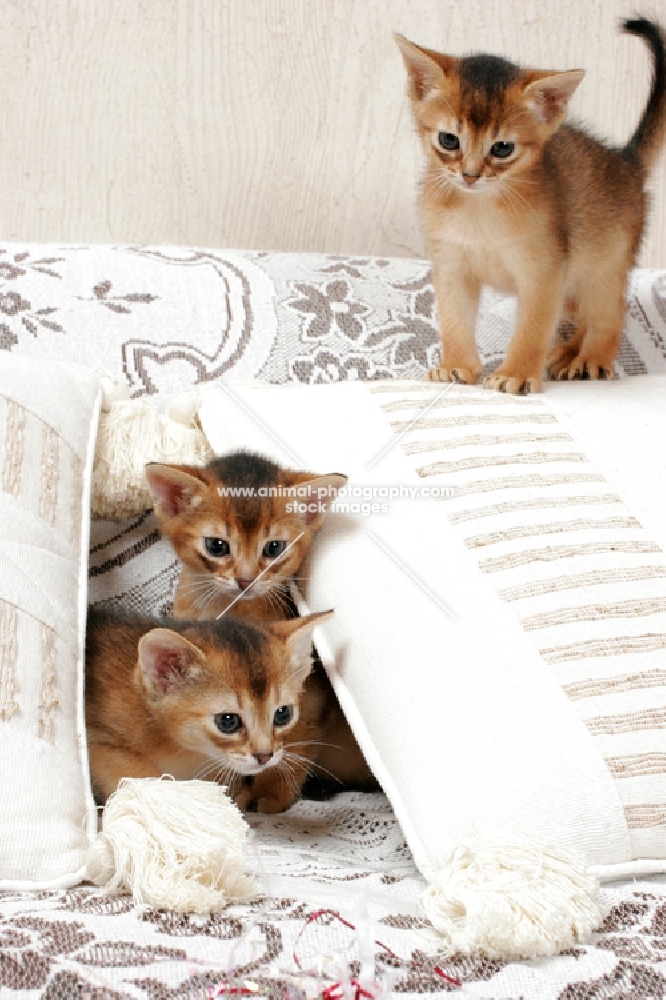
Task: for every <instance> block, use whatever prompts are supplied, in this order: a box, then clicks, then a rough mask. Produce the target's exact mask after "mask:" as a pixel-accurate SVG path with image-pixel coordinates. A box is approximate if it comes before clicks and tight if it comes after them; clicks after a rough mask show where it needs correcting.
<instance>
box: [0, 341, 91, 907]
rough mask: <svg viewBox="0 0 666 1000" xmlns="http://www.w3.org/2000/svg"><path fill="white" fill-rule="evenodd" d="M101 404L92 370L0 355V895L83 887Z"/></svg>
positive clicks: (88, 835) (87, 830) (87, 835)
mask: <svg viewBox="0 0 666 1000" xmlns="http://www.w3.org/2000/svg"><path fill="white" fill-rule="evenodd" d="M99 403H100V390H99V380H98V378H97V376H96V375H95V374H94V373H93V372H91V371H89V370H88V369H86V368H82V367H80V366H78V365H73V364H69V363H58V362H53V361H43V360H40V359H38V358H24V357H15V356H14V355H12V354H10V353H9V352H7V351H0V889H25V888H28V889H52V888H61V887H65V886H70V885H74V884H76V883H77V882H80V881H81V879H82V878H84V876H85V866H84V856H85V852H86V851H87V849H88V847H89V840H90V838H92V837H94V836H95V835H96V830H97V814H96V810H95V804H94V802H93V798H92V792H91V790H90V779H89V774H88V759H87V753H86V739H85V727H84V717H83V644H84V633H85V620H86V597H87V568H88V536H89V525H90V516H89V510H90V486H91V478H92V464H93V456H94V451H95V435H96V430H97V416H98V412H99Z"/></svg>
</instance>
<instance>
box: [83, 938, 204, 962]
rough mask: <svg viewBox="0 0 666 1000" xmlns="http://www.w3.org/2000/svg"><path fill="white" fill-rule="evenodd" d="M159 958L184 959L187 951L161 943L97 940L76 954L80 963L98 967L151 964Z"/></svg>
mask: <svg viewBox="0 0 666 1000" xmlns="http://www.w3.org/2000/svg"><path fill="white" fill-rule="evenodd" d="M159 959H171V960H173V961H185V960H186V959H187V952H186V951H183V949H182V948H164V947H162V945H152V944H147V945H138V944H134V943H133V942H132V941H98V942H96V943H95V944H93V945H91V946H90V948H87V949H86V951H85V952H84V953H83V954H80V953H79V954H78V955H77V956H76V960H77V962H80V963H81V964H82V965H94V966H96V967H97V968H99V969H113V968H122V967H124V966H127V967H130V968H131V967H132V966H136V965H152V963H153V962H155V961H158V960H159Z"/></svg>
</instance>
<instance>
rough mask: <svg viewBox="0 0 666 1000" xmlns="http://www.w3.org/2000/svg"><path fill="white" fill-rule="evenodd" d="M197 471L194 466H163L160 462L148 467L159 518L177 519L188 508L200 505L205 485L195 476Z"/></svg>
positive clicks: (149, 483) (150, 486)
mask: <svg viewBox="0 0 666 1000" xmlns="http://www.w3.org/2000/svg"><path fill="white" fill-rule="evenodd" d="M196 471H197V470H196V469H195V468H194V467H192V466H186V465H161V464H160V463H159V462H150V463H149V464H148V465H147V466H146V468H145V472H146V479H147V480H148V486H149V488H150V493H151V496H152V498H153V500H154V502H155V513H156V514H157V516H158V517H167V518H168V517H175V516H176V515H177V514H182V513H183V511H184V510H187V508H188V507H198V506H199V505H200V503H201V501H202V499H203V494H204V491H205V484H204V483H203V482H202V481H201V479H199V478H198V477H197V476H196V475H195V473H196Z"/></svg>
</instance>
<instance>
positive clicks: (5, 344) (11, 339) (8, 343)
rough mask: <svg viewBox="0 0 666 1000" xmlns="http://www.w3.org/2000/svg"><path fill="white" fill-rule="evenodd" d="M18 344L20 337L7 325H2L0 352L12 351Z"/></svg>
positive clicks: (0, 325)
mask: <svg viewBox="0 0 666 1000" xmlns="http://www.w3.org/2000/svg"><path fill="white" fill-rule="evenodd" d="M15 344H18V337H17V336H16V334H15V333H14V331H13V330H12V329H11V327H9V326H7V324H6V323H0V351H11V349H12V347H14V345H15Z"/></svg>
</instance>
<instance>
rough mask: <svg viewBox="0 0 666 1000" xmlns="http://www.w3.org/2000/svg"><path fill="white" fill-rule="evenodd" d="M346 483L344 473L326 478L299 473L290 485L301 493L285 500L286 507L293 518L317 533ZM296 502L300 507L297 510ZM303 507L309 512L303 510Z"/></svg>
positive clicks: (335, 473) (336, 473) (308, 473)
mask: <svg viewBox="0 0 666 1000" xmlns="http://www.w3.org/2000/svg"><path fill="white" fill-rule="evenodd" d="M346 482H347V477H346V476H345V475H343V473H342V472H331V473H329V474H328V475H326V476H316V475H315V474H314V473H312V472H302V473H298V474H296V475H295V476H294V478H293V480H292V482H291V483H290V484H289V485H290V486H295V487H296V488H297V489H298V490H299V491H300V492H299V493H298V495H297V496H296V497H290V498H285V507H286V508H290V510H289V513H291V516H292V517H294V518H296V520H298V521H301V522H302V523H303V524H304V525H305V526H306V527H308V528H311V529H313V530H314V531H317V530H318V529H319V528H321V526H322V523H323V521H324V517H325V516H326V514H327V512H328V511H329V510H330V509H331V504H334V503H335V498H336V497H337V495H338V490H341V489H342V487H343V486H344V485H345V483H346ZM294 501H296V503H297V505H298V506H297V507H296V509H295V510H294ZM303 507H306V508H307V510H303V509H302V508H303Z"/></svg>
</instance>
